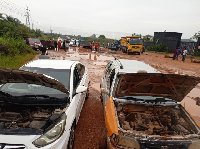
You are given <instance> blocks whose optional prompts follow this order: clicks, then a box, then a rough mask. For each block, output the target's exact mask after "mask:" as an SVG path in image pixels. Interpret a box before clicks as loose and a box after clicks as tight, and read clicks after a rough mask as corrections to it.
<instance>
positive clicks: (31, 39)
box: [28, 38, 40, 43]
mask: <svg viewBox="0 0 200 149" xmlns="http://www.w3.org/2000/svg"><path fill="white" fill-rule="evenodd" d="M28 40H29V42H30V43H34V42H40V40H39V39H37V38H29V39H28Z"/></svg>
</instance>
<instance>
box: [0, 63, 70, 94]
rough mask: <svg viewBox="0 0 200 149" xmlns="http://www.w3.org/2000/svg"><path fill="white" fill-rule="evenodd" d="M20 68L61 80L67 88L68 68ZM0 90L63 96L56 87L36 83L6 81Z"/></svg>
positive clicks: (68, 84) (9, 92)
mask: <svg viewBox="0 0 200 149" xmlns="http://www.w3.org/2000/svg"><path fill="white" fill-rule="evenodd" d="M21 69H22V70H26V71H30V72H34V73H38V74H44V75H46V76H47V77H52V78H54V79H56V80H58V81H59V82H61V83H62V84H63V85H64V86H65V87H66V88H67V89H69V86H70V83H69V82H70V81H69V80H70V70H69V69H50V68H36V67H25V66H24V67H22V68H21ZM0 91H3V92H5V93H8V94H10V95H12V96H24V95H48V96H50V97H63V95H65V96H66V93H63V92H61V91H59V90H57V89H54V88H50V87H45V86H42V85H36V84H27V83H6V84H4V85H3V86H1V88H0Z"/></svg>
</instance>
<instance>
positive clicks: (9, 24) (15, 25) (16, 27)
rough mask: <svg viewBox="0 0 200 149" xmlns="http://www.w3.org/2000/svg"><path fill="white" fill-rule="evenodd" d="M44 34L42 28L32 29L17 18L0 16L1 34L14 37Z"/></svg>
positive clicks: (23, 37)
mask: <svg viewBox="0 0 200 149" xmlns="http://www.w3.org/2000/svg"><path fill="white" fill-rule="evenodd" d="M43 35H44V34H43V32H42V31H41V30H39V29H36V30H32V29H30V28H29V27H27V26H26V25H24V24H22V23H21V22H20V21H19V20H18V19H17V18H12V17H10V16H6V17H5V18H4V17H2V16H0V36H8V37H12V38H22V39H25V38H28V37H42V36H43Z"/></svg>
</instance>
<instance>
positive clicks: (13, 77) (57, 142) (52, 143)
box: [0, 60, 89, 149]
mask: <svg viewBox="0 0 200 149" xmlns="http://www.w3.org/2000/svg"><path fill="white" fill-rule="evenodd" d="M88 83H89V80H88V75H87V69H86V68H85V66H84V65H83V64H81V63H80V62H77V61H68V60H34V61H32V62H29V63H27V64H25V65H24V66H22V67H21V68H20V70H14V69H3V68H1V69H0V84H1V85H0V148H1V149H8V148H9V149H32V148H34V149H35V148H41V149H50V148H51V149H53V148H55V149H66V148H73V143H74V135H75V127H76V124H77V122H78V119H79V116H80V112H81V109H82V107H83V104H84V101H85V98H86V96H87V91H88Z"/></svg>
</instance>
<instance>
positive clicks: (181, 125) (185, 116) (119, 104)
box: [101, 59, 200, 149]
mask: <svg viewBox="0 0 200 149" xmlns="http://www.w3.org/2000/svg"><path fill="white" fill-rule="evenodd" d="M199 82H200V78H198V77H192V76H186V75H178V74H163V73H160V72H159V71H158V70H156V69H154V68H152V67H151V66H149V65H147V64H145V63H143V62H141V61H136V60H124V59H114V60H111V61H110V62H109V63H108V64H107V66H106V68H105V71H104V75H103V77H102V79H101V98H102V102H103V106H104V116H105V123H106V128H107V147H108V148H132V149H188V148H189V149H198V148H200V125H199V124H198V122H196V121H195V119H194V118H193V117H192V116H191V115H190V114H189V113H188V112H187V111H186V109H185V108H184V107H183V106H182V105H181V103H180V102H181V101H182V100H183V98H184V97H185V96H186V95H187V94H188V93H189V92H190V91H191V90H192V89H193V88H194V87H195V86H196V85H197V84H198V83H199Z"/></svg>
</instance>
